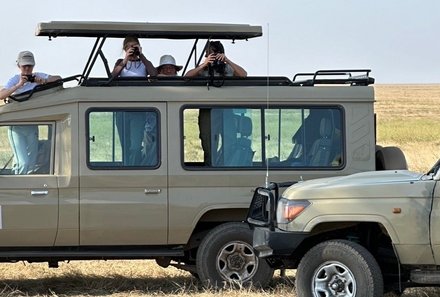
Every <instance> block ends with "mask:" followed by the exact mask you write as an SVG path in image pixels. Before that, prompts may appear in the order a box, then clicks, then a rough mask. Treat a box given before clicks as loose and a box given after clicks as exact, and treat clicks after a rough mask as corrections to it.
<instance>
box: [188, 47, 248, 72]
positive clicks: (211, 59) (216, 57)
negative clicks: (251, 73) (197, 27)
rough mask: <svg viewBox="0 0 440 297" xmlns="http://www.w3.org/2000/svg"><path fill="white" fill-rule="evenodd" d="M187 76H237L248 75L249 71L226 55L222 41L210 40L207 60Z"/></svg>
mask: <svg viewBox="0 0 440 297" xmlns="http://www.w3.org/2000/svg"><path fill="white" fill-rule="evenodd" d="M185 76H187V77H193V76H236V77H246V76H247V72H246V70H244V69H243V68H242V67H241V66H240V65H238V64H236V63H234V62H232V61H231V60H230V59H229V58H228V57H226V55H225V49H224V47H223V44H222V43H221V42H220V41H210V42H209V44H208V46H207V49H206V55H205V60H204V61H203V63H202V64H200V65H199V66H197V67H196V68H194V69H191V70H189V71H188V72H187V73H186V75H185Z"/></svg>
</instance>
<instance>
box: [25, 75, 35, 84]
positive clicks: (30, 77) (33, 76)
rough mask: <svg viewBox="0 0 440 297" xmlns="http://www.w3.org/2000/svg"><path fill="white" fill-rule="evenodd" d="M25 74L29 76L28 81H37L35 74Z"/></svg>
mask: <svg viewBox="0 0 440 297" xmlns="http://www.w3.org/2000/svg"><path fill="white" fill-rule="evenodd" d="M25 76H26V77H27V81H28V82H31V83H33V82H35V75H33V74H26V75H25Z"/></svg>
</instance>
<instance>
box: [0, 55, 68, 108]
mask: <svg viewBox="0 0 440 297" xmlns="http://www.w3.org/2000/svg"><path fill="white" fill-rule="evenodd" d="M17 66H18V69H20V74H16V75H14V76H13V77H11V78H10V79H9V81H8V82H7V83H6V85H5V86H4V88H3V89H1V90H0V99H3V100H4V99H6V98H7V97H9V96H10V95H12V94H20V93H23V92H26V91H30V90H32V89H33V88H35V87H36V86H37V85H41V84H45V83H48V82H53V81H56V80H58V79H61V77H60V76H58V75H55V76H53V75H49V74H46V73H42V72H35V73H34V72H33V70H34V66H35V59H34V55H33V54H32V53H31V52H30V51H23V52H20V53H19V54H18V58H17Z"/></svg>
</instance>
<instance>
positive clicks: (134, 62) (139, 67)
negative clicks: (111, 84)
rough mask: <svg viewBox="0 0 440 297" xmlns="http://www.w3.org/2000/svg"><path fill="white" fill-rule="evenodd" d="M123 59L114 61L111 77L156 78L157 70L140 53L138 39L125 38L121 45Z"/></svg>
mask: <svg viewBox="0 0 440 297" xmlns="http://www.w3.org/2000/svg"><path fill="white" fill-rule="evenodd" d="M122 49H123V50H124V52H125V57H124V58H123V59H119V60H117V61H116V64H115V67H114V69H113V71H112V76H113V77H117V76H119V77H130V76H131V77H147V76H156V75H157V70H156V68H155V67H154V66H153V64H152V63H151V62H150V61H149V60H148V59H147V58H146V57H145V56H144V54H143V53H142V47H141V45H140V43H139V39H137V38H136V37H134V36H127V37H125V39H124V42H123V44H122Z"/></svg>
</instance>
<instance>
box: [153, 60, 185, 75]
mask: <svg viewBox="0 0 440 297" xmlns="http://www.w3.org/2000/svg"><path fill="white" fill-rule="evenodd" d="M182 68H183V66H178V65H176V59H174V57H173V56H171V55H163V56H162V57H160V61H159V66H158V67H157V72H158V73H159V74H158V76H176V75H177V72H179V71H180V70H182Z"/></svg>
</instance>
